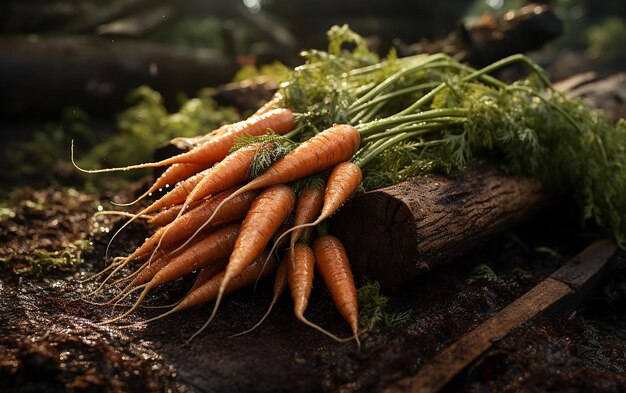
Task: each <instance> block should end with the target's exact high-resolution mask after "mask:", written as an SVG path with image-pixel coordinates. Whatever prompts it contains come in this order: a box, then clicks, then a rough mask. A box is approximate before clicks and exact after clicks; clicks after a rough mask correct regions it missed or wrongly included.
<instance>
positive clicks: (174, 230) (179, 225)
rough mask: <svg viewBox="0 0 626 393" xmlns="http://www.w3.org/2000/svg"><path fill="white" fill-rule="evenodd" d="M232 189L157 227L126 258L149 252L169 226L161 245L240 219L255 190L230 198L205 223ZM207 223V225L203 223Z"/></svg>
mask: <svg viewBox="0 0 626 393" xmlns="http://www.w3.org/2000/svg"><path fill="white" fill-rule="evenodd" d="M233 191H234V190H228V191H225V192H223V193H221V194H219V195H216V196H215V197H214V198H211V199H209V200H207V201H205V202H203V203H202V204H201V205H200V206H198V207H196V208H195V209H193V210H192V211H193V214H185V215H182V216H180V217H179V218H178V219H177V220H175V221H173V222H171V223H170V224H168V225H166V226H164V227H161V228H159V229H158V230H157V231H156V232H155V233H154V234H153V235H152V236H151V237H150V238H149V239H147V240H146V241H145V242H144V243H143V244H142V245H141V246H140V247H139V248H137V249H136V250H135V251H134V252H133V253H132V254H131V255H130V256H129V257H128V258H130V259H134V258H135V257H137V256H139V255H142V254H145V253H151V252H152V251H153V250H154V249H155V248H156V245H157V243H158V242H159V240H160V239H161V236H162V235H163V233H164V232H165V231H166V230H167V229H168V228H171V230H170V233H169V235H168V237H167V238H165V239H163V242H162V243H161V247H166V246H172V245H175V244H177V243H178V242H180V241H182V240H184V239H190V238H193V237H195V234H196V233H197V232H199V231H200V228H202V229H208V228H212V227H216V226H218V225H221V224H226V223H229V222H233V221H236V220H239V219H242V218H243V217H245V216H246V214H247V213H248V210H249V209H250V206H251V205H252V203H253V201H254V199H255V198H256V197H257V195H258V192H257V191H251V192H248V193H244V194H240V195H239V196H238V197H236V198H233V199H230V200H229V201H228V206H226V208H225V209H223V210H224V212H223V213H221V212H218V214H219V216H218V215H216V216H215V217H214V220H213V222H211V223H209V224H207V217H209V216H211V215H213V213H214V212H215V207H216V206H217V205H219V204H221V202H222V201H224V200H225V199H226V198H227V197H229V196H230V195H231V194H232V193H233ZM205 224H207V225H205Z"/></svg>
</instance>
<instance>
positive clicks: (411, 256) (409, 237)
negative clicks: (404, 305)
mask: <svg viewBox="0 0 626 393" xmlns="http://www.w3.org/2000/svg"><path fill="white" fill-rule="evenodd" d="M545 204H546V197H545V194H544V193H543V191H542V187H541V183H540V182H539V181H538V180H537V179H534V178H528V177H521V176H505V175H504V174H502V173H501V172H499V171H498V170H497V169H495V168H493V167H490V166H487V165H484V164H479V165H476V166H474V167H472V168H470V169H468V170H467V171H466V172H465V173H464V174H463V175H460V176H457V177H445V176H437V175H429V176H424V177H420V178H416V179H413V180H409V181H406V182H403V183H400V184H396V185H393V186H389V187H386V188H383V189H380V190H376V191H372V192H368V193H365V194H363V195H361V196H359V197H357V198H355V199H354V200H353V201H352V202H351V203H350V204H348V205H346V206H345V207H344V208H343V209H342V210H341V211H340V213H339V214H337V216H336V217H333V221H332V225H331V228H332V230H333V232H334V233H335V234H336V235H337V236H338V237H339V238H340V239H341V240H342V242H343V243H344V244H346V248H347V250H348V254H349V257H350V261H351V264H352V268H353V271H354V274H355V275H356V277H363V276H365V277H368V278H369V279H372V280H377V281H379V282H380V284H381V285H383V286H387V287H389V286H394V285H398V284H401V283H403V282H406V281H408V280H411V279H412V278H414V277H416V276H417V275H419V274H421V273H423V272H425V271H428V270H430V269H431V268H432V267H434V266H436V265H438V264H441V263H444V262H447V261H449V260H450V259H452V258H454V257H456V256H459V255H461V254H463V253H465V252H467V251H469V250H471V249H472V248H474V247H476V246H477V245H479V244H480V243H482V242H484V241H485V240H487V239H489V238H491V237H493V236H494V235H496V234H498V233H501V232H502V231H504V230H506V229H509V228H510V227H512V226H514V225H516V224H519V223H520V222H522V221H524V220H526V219H529V218H531V217H532V216H533V215H535V214H536V213H537V212H538V211H539V210H540V209H541V208H542V207H543V206H545Z"/></svg>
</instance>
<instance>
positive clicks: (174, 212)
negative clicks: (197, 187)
mask: <svg viewBox="0 0 626 393" xmlns="http://www.w3.org/2000/svg"><path fill="white" fill-rule="evenodd" d="M204 202H206V201H205V200H200V201H195V202H191V203H190V204H189V207H188V210H187V212H189V211H190V210H193V209H195V208H196V207H198V206H200V205H201V204H202V203H204ZM182 209H183V204H182V203H181V204H179V205H174V206H170V207H167V208H165V209H162V210H161V211H160V212H158V213H156V214H155V215H153V216H152V217H150V218H149V219H148V224H150V225H154V226H157V227H163V226H166V225H167V224H169V223H170V222H172V221H174V219H176V218H177V217H178V213H180V211H181V210H182Z"/></svg>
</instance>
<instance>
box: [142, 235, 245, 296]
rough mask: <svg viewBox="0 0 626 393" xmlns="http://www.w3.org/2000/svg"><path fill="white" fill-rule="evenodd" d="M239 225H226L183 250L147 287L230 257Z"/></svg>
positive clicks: (152, 286)
mask: <svg viewBox="0 0 626 393" xmlns="http://www.w3.org/2000/svg"><path fill="white" fill-rule="evenodd" d="M239 226H240V224H238V223H233V224H229V225H226V226H225V227H223V228H220V229H218V230H217V231H215V232H212V233H211V234H209V235H208V236H206V237H205V238H204V239H203V240H202V241H200V242H198V243H196V244H195V245H193V246H191V247H188V248H185V249H184V250H181V252H180V254H179V255H178V256H176V257H175V258H173V259H172V261H171V262H170V263H168V264H167V266H165V267H164V268H163V269H161V270H159V272H158V273H157V274H156V275H155V276H154V277H153V278H152V280H150V283H149V284H148V287H147V288H154V287H156V286H158V285H161V284H164V283H167V282H170V281H173V280H175V279H177V278H180V277H183V276H186V275H187V274H189V273H191V272H193V271H194V270H198V269H201V268H203V267H205V266H208V265H210V264H212V263H215V262H218V261H220V260H221V259H224V258H226V257H228V256H229V255H230V253H231V252H232V250H233V247H234V245H235V239H237V236H238V235H239Z"/></svg>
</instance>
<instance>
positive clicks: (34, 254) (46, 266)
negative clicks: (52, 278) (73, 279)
mask: <svg viewBox="0 0 626 393" xmlns="http://www.w3.org/2000/svg"><path fill="white" fill-rule="evenodd" d="M92 250H93V245H92V244H91V242H90V241H89V240H85V239H82V240H77V241H75V242H73V243H70V244H68V245H67V246H66V247H65V248H63V249H61V250H57V251H49V250H44V249H41V248H37V249H35V250H33V251H31V253H30V255H29V256H28V257H26V258H20V259H19V261H18V260H14V259H13V258H11V257H9V258H0V264H2V265H4V266H5V267H6V268H9V269H11V270H12V271H13V272H14V273H15V274H17V275H20V276H33V277H38V278H39V277H43V276H44V275H45V274H47V273H49V272H51V271H54V270H57V271H64V272H67V271H73V270H74V269H75V268H76V267H77V266H79V265H81V264H82V263H83V262H84V260H83V258H82V255H83V253H84V252H91V251H92Z"/></svg>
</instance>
